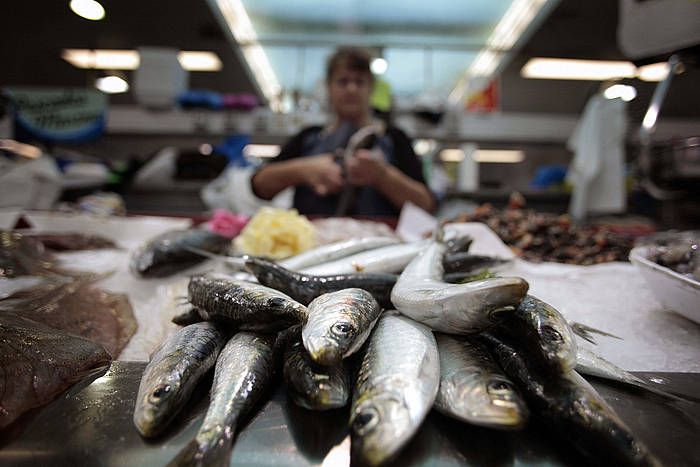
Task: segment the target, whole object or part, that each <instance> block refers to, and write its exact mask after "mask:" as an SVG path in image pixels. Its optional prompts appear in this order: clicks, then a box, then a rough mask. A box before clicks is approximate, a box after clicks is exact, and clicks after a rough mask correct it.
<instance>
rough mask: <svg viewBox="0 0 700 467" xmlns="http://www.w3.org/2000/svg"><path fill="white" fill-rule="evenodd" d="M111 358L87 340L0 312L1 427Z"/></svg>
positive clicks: (59, 392)
mask: <svg viewBox="0 0 700 467" xmlns="http://www.w3.org/2000/svg"><path fill="white" fill-rule="evenodd" d="M110 361H111V358H110V356H109V354H108V353H107V351H106V350H105V349H104V348H103V347H102V346H101V345H99V344H96V343H94V342H92V341H90V340H88V339H85V338H82V337H78V336H74V335H72V334H67V333H65V332H63V331H59V330H57V329H53V328H50V327H48V326H45V325H43V324H40V323H37V322H35V321H32V320H29V319H26V318H23V317H21V316H18V315H16V314H14V313H12V312H9V311H3V312H0V430H2V429H3V428H5V427H6V426H8V425H9V424H10V423H12V422H13V421H14V420H15V419H16V418H17V417H19V416H20V415H22V414H23V413H24V412H26V411H27V410H30V409H33V408H35V407H40V406H42V405H44V404H47V403H49V402H51V401H52V400H53V399H55V398H56V397H57V396H58V395H60V394H61V393H62V392H63V391H65V390H66V389H68V388H69V387H70V386H72V385H73V384H74V383H76V382H78V381H80V380H81V379H83V378H84V377H86V376H88V375H89V374H91V373H95V372H97V371H100V370H103V369H105V368H106V367H107V366H109V363H110Z"/></svg>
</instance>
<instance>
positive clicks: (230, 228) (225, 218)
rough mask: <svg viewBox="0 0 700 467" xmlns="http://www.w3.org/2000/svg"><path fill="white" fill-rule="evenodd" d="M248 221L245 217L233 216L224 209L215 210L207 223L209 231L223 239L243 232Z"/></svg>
mask: <svg viewBox="0 0 700 467" xmlns="http://www.w3.org/2000/svg"><path fill="white" fill-rule="evenodd" d="M249 220H250V218H249V217H247V216H242V215H240V214H234V213H232V212H230V211H227V210H226V209H215V210H214V213H213V214H212V216H211V220H210V221H209V223H208V227H209V230H211V231H212V232H215V233H218V234H219V235H222V236H224V237H228V238H233V237H235V236H236V235H238V234H239V233H240V231H241V230H243V227H245V225H246V224H247V223H248V221H249Z"/></svg>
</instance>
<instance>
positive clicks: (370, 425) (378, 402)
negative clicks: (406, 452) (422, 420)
mask: <svg viewBox="0 0 700 467" xmlns="http://www.w3.org/2000/svg"><path fill="white" fill-rule="evenodd" d="M411 426H412V423H411V412H410V408H409V406H408V404H407V401H406V400H405V398H404V396H403V395H401V394H398V393H396V392H391V391H387V392H377V393H375V394H374V395H373V396H372V397H371V398H367V399H365V401H363V402H360V403H359V404H356V405H355V407H353V412H352V414H351V418H350V429H351V438H352V448H351V449H352V451H351V459H352V462H351V463H352V464H355V463H358V464H359V465H379V464H382V463H384V462H386V461H387V460H389V459H390V458H392V457H393V456H394V455H395V454H396V453H397V452H398V451H399V450H400V448H401V446H403V445H404V443H405V441H406V439H407V438H408V437H410V436H411V433H412V430H411Z"/></svg>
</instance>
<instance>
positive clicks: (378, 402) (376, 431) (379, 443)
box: [350, 314, 440, 465]
mask: <svg viewBox="0 0 700 467" xmlns="http://www.w3.org/2000/svg"><path fill="white" fill-rule="evenodd" d="M439 381H440V368H439V356H438V351H437V346H436V343H435V338H434V337H433V334H432V332H431V331H430V330H429V329H428V328H426V327H425V326H423V325H422V324H419V323H416V322H415V321H412V320H410V319H408V318H406V317H403V316H398V315H395V314H388V315H387V314H385V315H384V316H383V317H382V318H380V320H379V322H378V323H377V325H376V327H375V329H374V331H373V332H372V335H371V336H370V339H369V345H368V346H367V348H366V351H365V354H364V356H363V359H362V364H361V367H360V371H359V374H358V378H357V385H356V389H355V393H354V396H353V403H352V410H351V414H350V426H351V431H352V433H351V438H352V458H353V460H357V461H358V462H360V463H362V464H369V465H377V464H380V463H383V462H385V461H386V460H388V459H390V458H391V457H393V456H394V455H395V454H396V453H398V451H399V450H400V449H401V448H402V447H403V446H404V445H405V444H406V443H407V442H408V440H409V439H410V438H411V437H412V436H413V435H414V434H415V432H416V431H417V430H418V427H419V426H420V424H421V423H422V421H423V419H424V418H425V416H426V415H427V413H428V411H429V410H430V407H432V405H433V401H434V400H435V396H436V394H437V391H438V385H439Z"/></svg>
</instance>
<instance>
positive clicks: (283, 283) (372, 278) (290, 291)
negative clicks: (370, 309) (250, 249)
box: [246, 258, 398, 307]
mask: <svg viewBox="0 0 700 467" xmlns="http://www.w3.org/2000/svg"><path fill="white" fill-rule="evenodd" d="M246 267H247V268H248V269H249V270H250V271H251V272H252V273H253V274H254V275H255V277H256V278H257V279H258V282H260V283H261V284H262V285H265V286H267V287H271V288H273V289H276V290H279V291H280V292H284V293H286V294H287V295H289V296H290V297H292V298H293V299H294V300H296V301H298V302H299V303H301V304H303V305H308V304H309V303H311V301H312V300H313V299H314V298H316V297H318V296H320V295H323V294H324V293H329V292H337V291H338V290H343V289H350V288H358V289H363V290H366V291H368V292H369V293H371V294H372V296H373V297H374V298H375V299H376V300H377V301H378V302H379V304H380V305H381V306H383V307H391V300H390V297H391V289H392V288H393V287H394V284H396V279H397V278H398V276H397V275H395V274H380V273H355V274H352V273H351V274H337V275H334V276H312V275H308V274H302V273H298V272H294V271H290V270H289V269H285V268H283V267H282V266H280V265H278V264H275V263H273V262H271V261H267V260H264V259H262V258H248V259H247V260H246Z"/></svg>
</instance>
